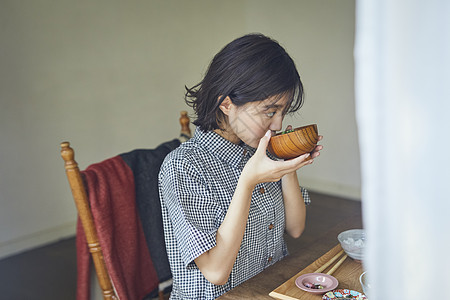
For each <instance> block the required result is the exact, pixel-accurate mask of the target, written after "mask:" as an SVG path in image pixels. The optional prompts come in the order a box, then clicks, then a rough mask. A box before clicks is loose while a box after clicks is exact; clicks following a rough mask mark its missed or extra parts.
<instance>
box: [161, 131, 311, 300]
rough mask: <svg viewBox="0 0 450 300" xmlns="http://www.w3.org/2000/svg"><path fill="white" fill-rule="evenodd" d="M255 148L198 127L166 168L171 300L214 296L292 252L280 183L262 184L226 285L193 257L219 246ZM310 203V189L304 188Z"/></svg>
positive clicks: (164, 208) (164, 207)
mask: <svg viewBox="0 0 450 300" xmlns="http://www.w3.org/2000/svg"><path fill="white" fill-rule="evenodd" d="M254 152H255V149H253V148H251V147H249V146H247V145H245V144H241V145H236V144H233V143H231V142H230V141H227V140H226V139H224V138H222V137H221V136H219V135H218V134H216V133H215V132H212V131H209V132H203V131H201V130H200V129H196V131H195V134H194V137H193V138H192V139H190V140H189V141H187V142H185V143H183V144H181V146H180V147H179V148H177V149H175V150H174V151H172V152H171V153H170V154H169V155H168V156H167V157H166V159H165V161H164V163H163V165H162V166H161V171H160V174H159V190H160V198H161V207H162V217H163V223H164V234H165V240H166V248H167V254H168V257H169V262H170V268H171V270H172V275H173V289H172V293H171V297H170V299H215V298H217V297H218V296H220V295H222V294H223V293H225V292H227V291H229V290H230V289H232V288H234V287H235V286H237V285H239V284H241V283H242V282H244V281H246V280H247V279H249V278H251V277H252V276H254V275H256V274H258V273H259V272H261V271H262V270H264V269H265V268H266V267H268V266H269V265H272V264H274V263H275V262H277V261H279V260H280V259H282V258H283V257H284V256H286V255H287V248H286V244H285V242H284V239H283V233H284V229H285V214H284V204H283V196H282V191H281V181H278V182H268V183H262V184H258V185H257V186H256V187H255V189H254V191H253V194H252V200H251V205H250V212H249V216H248V220H247V226H246V229H245V234H244V237H243V240H242V244H241V248H240V250H239V253H238V255H237V258H236V262H235V264H234V266H233V269H232V271H231V274H230V277H229V279H228V282H227V283H226V284H225V285H214V284H212V283H210V282H209V281H208V280H206V278H205V277H204V276H203V275H202V273H201V272H200V270H199V269H198V268H197V266H196V265H195V262H194V259H195V258H197V257H198V256H200V255H201V254H202V253H204V252H206V251H208V250H209V249H211V248H213V247H214V246H215V245H216V231H217V229H218V228H219V226H220V224H222V222H223V220H224V218H225V214H226V212H227V209H228V206H229V204H230V201H231V198H232V197H233V194H234V191H235V188H236V185H237V182H238V179H239V176H240V174H241V171H242V169H243V168H244V166H245V164H246V163H247V161H248V160H249V159H250V157H251V156H252V155H253V154H254ZM302 194H303V198H304V200H305V203H307V204H309V202H310V199H309V196H308V192H307V191H306V190H304V189H302Z"/></svg>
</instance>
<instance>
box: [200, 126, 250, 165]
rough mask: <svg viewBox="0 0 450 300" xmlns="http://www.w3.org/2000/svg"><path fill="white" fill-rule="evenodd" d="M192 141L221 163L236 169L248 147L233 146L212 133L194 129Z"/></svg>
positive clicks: (243, 145) (241, 144) (242, 145)
mask: <svg viewBox="0 0 450 300" xmlns="http://www.w3.org/2000/svg"><path fill="white" fill-rule="evenodd" d="M194 140H195V141H196V142H197V143H198V144H199V145H201V146H202V147H203V148H205V149H206V150H208V152H211V153H212V154H213V155H214V156H216V157H217V158H219V159H220V160H221V161H223V162H225V163H227V164H230V165H232V166H233V167H235V168H237V167H238V166H239V163H240V162H241V160H242V158H243V156H244V155H245V153H247V151H248V150H247V151H245V150H246V149H247V148H250V147H248V146H247V145H245V144H244V143H240V144H234V143H232V142H230V141H229V140H227V139H225V138H224V137H222V136H220V135H219V134H217V133H215V132H214V131H203V130H201V129H200V128H198V127H197V128H196V129H195V133H194Z"/></svg>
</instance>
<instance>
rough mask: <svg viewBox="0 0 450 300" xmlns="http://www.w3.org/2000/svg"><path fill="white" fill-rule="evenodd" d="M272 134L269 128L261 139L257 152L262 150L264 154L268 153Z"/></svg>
mask: <svg viewBox="0 0 450 300" xmlns="http://www.w3.org/2000/svg"><path fill="white" fill-rule="evenodd" d="M271 136H272V132H271V131H270V130H267V132H266V134H265V135H264V136H263V137H262V138H261V139H260V140H259V145H258V149H257V150H256V152H259V151H262V152H263V153H264V154H265V153H266V149H267V145H268V144H269V141H270V137H271Z"/></svg>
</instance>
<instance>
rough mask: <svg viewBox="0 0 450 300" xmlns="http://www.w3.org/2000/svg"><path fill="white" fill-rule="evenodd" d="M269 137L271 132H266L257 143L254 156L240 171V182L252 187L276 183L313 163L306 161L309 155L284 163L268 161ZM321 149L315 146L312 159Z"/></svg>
mask: <svg viewBox="0 0 450 300" xmlns="http://www.w3.org/2000/svg"><path fill="white" fill-rule="evenodd" d="M271 135H272V134H271V131H270V130H268V131H267V132H266V134H265V135H264V136H263V137H262V138H261V140H260V141H259V145H258V148H257V149H256V152H255V154H254V155H253V156H252V157H251V158H250V160H249V161H248V162H247V164H246V165H245V167H244V169H243V170H242V174H241V180H245V181H246V182H248V183H249V184H251V185H252V186H255V185H256V184H258V183H262V182H273V181H278V180H280V179H281V178H282V177H283V176H284V175H286V174H289V173H292V172H295V171H296V170H298V169H299V168H301V167H303V166H305V165H308V164H311V163H312V162H313V160H312V159H308V158H309V157H310V154H309V153H307V154H304V155H301V156H299V157H296V158H293V159H290V160H286V161H274V160H272V159H270V158H269V157H268V156H267V155H266V150H267V145H268V144H269V140H270V137H271ZM321 147H322V146H316V149H314V151H313V152H312V155H311V157H312V158H314V157H317V156H319V151H320V150H321V149H322V148H321Z"/></svg>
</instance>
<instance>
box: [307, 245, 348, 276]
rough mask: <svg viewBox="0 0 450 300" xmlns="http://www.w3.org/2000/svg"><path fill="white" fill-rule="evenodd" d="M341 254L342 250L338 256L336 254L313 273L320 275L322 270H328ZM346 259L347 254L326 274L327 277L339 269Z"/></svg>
mask: <svg viewBox="0 0 450 300" xmlns="http://www.w3.org/2000/svg"><path fill="white" fill-rule="evenodd" d="M342 253H344V250H341V251H339V253H338V254H336V255H335V256H333V257H332V258H331V259H330V260H329V261H327V262H326V263H325V264H324V265H323V266H321V267H320V268H318V269H317V270H315V271H314V273H321V272H322V271H323V270H325V269H326V268H328V267H329V266H330V265H331V264H332V263H334V262H335V261H336V260H337V259H338V258H339V257H340V256H341V255H342ZM346 258H347V254H345V255H344V256H342V258H341V259H340V260H339V261H338V262H337V263H336V264H335V265H334V266H333V267H332V268H331V269H330V270H329V271H328V272H327V273H326V274H328V275H331V274H332V273H333V272H334V271H336V269H337V268H339V266H340V265H342V263H343V262H344V260H345V259H346Z"/></svg>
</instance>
